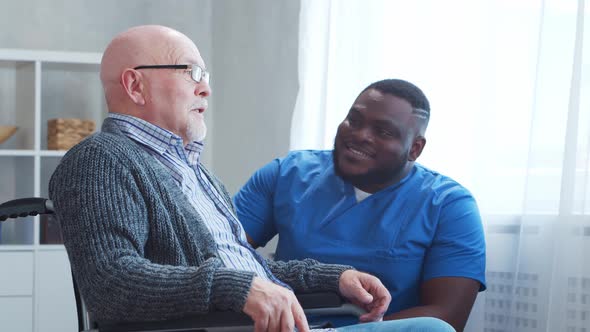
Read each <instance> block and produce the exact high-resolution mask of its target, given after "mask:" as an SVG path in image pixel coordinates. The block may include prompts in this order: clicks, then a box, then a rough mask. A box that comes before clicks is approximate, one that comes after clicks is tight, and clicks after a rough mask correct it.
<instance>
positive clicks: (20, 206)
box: [0, 197, 53, 221]
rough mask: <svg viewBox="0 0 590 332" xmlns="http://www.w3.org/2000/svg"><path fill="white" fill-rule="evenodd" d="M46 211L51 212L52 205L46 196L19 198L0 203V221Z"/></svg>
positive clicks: (45, 212)
mask: <svg viewBox="0 0 590 332" xmlns="http://www.w3.org/2000/svg"><path fill="white" fill-rule="evenodd" d="M47 213H53V205H52V203H51V201H50V200H48V199H46V198H39V197H29V198H20V199H14V200H12V201H8V202H5V203H2V204H0V221H4V220H6V219H8V218H19V217H27V216H36V215H37V214H47Z"/></svg>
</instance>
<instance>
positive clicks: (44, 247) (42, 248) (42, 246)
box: [37, 244, 66, 251]
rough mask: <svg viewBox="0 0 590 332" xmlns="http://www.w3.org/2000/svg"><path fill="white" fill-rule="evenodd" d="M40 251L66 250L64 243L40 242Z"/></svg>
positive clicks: (38, 247) (38, 248)
mask: <svg viewBox="0 0 590 332" xmlns="http://www.w3.org/2000/svg"><path fill="white" fill-rule="evenodd" d="M37 250H39V251H63V250H66V247H64V245H63V244H40V245H38V246H37Z"/></svg>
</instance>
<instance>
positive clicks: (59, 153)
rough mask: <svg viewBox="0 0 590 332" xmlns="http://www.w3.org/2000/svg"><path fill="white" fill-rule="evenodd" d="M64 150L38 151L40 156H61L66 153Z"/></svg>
mask: <svg viewBox="0 0 590 332" xmlns="http://www.w3.org/2000/svg"><path fill="white" fill-rule="evenodd" d="M66 152H68V151H66V150H41V152H40V153H39V155H40V156H42V157H63V156H64V155H65V154H66Z"/></svg>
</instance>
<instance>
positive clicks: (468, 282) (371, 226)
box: [234, 79, 485, 331]
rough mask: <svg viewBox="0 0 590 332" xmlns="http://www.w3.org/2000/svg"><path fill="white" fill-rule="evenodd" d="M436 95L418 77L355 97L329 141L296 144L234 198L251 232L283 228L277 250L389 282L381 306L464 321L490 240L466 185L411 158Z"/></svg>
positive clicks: (257, 240)
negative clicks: (323, 146) (326, 144)
mask: <svg viewBox="0 0 590 332" xmlns="http://www.w3.org/2000/svg"><path fill="white" fill-rule="evenodd" d="M429 117H430V105H429V102H428V99H426V96H425V95H424V93H423V92H422V91H421V90H420V89H419V88H418V87H416V86H415V85H413V84H411V83H410V82H406V81H403V80H398V79H387V80H382V81H379V82H375V83H373V84H370V85H369V86H368V87H366V88H365V89H364V90H363V91H362V92H361V93H360V94H359V96H358V97H357V98H356V100H355V101H354V103H353V104H352V106H351V108H350V110H349V112H348V114H347V115H346V118H345V119H344V121H342V123H341V124H340V126H339V127H338V132H337V134H336V138H335V143H334V149H333V150H326V151H318V150H312V151H294V152H291V153H289V154H288V155H287V156H286V157H285V158H281V159H277V160H274V161H272V162H271V163H269V164H268V165H266V166H264V167H263V168H262V169H260V170H259V171H257V172H256V173H255V174H254V175H253V177H252V178H251V179H250V180H249V181H248V183H247V184H246V185H245V186H244V187H243V188H242V189H241V190H240V192H239V193H238V194H237V195H236V197H235V198H234V203H235V205H236V208H237V212H238V218H239V219H240V221H241V222H242V223H243V226H244V228H245V230H246V233H247V234H248V236H249V237H250V238H249V239H250V241H251V242H250V243H251V244H252V245H254V246H257V245H264V244H266V242H267V241H268V240H270V239H271V238H272V237H273V236H274V235H275V234H279V242H278V246H277V251H276V256H275V258H276V259H277V260H290V259H302V258H314V259H318V260H321V261H323V262H328V263H338V264H350V265H352V266H354V267H355V268H357V269H359V270H363V271H366V272H369V273H372V274H374V275H375V276H377V277H378V278H379V279H380V280H381V281H382V282H383V284H384V285H385V286H386V287H387V289H388V290H389V291H390V292H391V296H392V301H391V304H390V306H389V308H388V310H387V312H386V315H385V317H384V319H385V320H388V319H390V320H396V319H400V318H408V317H423V316H429V317H437V318H440V319H443V320H445V321H447V322H448V323H450V324H451V325H453V326H454V327H455V329H457V330H458V331H461V330H463V327H464V326H465V323H466V321H467V318H468V317H469V313H470V311H471V307H472V306H473V302H474V300H475V297H476V295H477V292H478V290H480V291H481V290H484V289H485V241H484V233H483V227H482V223H481V219H480V215H479V210H478V208H477V204H476V202H475V199H474V198H473V196H472V195H471V193H469V191H468V190H467V189H465V188H464V187H463V186H461V185H460V184H458V183H457V182H455V181H453V180H452V179H450V178H448V177H446V176H444V175H442V174H439V173H438V172H435V171H432V170H430V169H428V168H426V167H424V166H422V165H419V164H418V163H416V160H417V159H418V157H419V156H420V154H421V153H422V150H423V149H424V146H425V144H426V139H425V137H424V135H425V131H426V127H427V125H428V121H429Z"/></svg>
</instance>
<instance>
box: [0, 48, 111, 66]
mask: <svg viewBox="0 0 590 332" xmlns="http://www.w3.org/2000/svg"><path fill="white" fill-rule="evenodd" d="M101 58H102V54H101V53H89V52H58V51H45V50H23V49H6V48H5V49H0V60H7V61H18V62H22V61H42V62H63V63H72V64H75V63H82V64H100V60H101Z"/></svg>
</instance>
